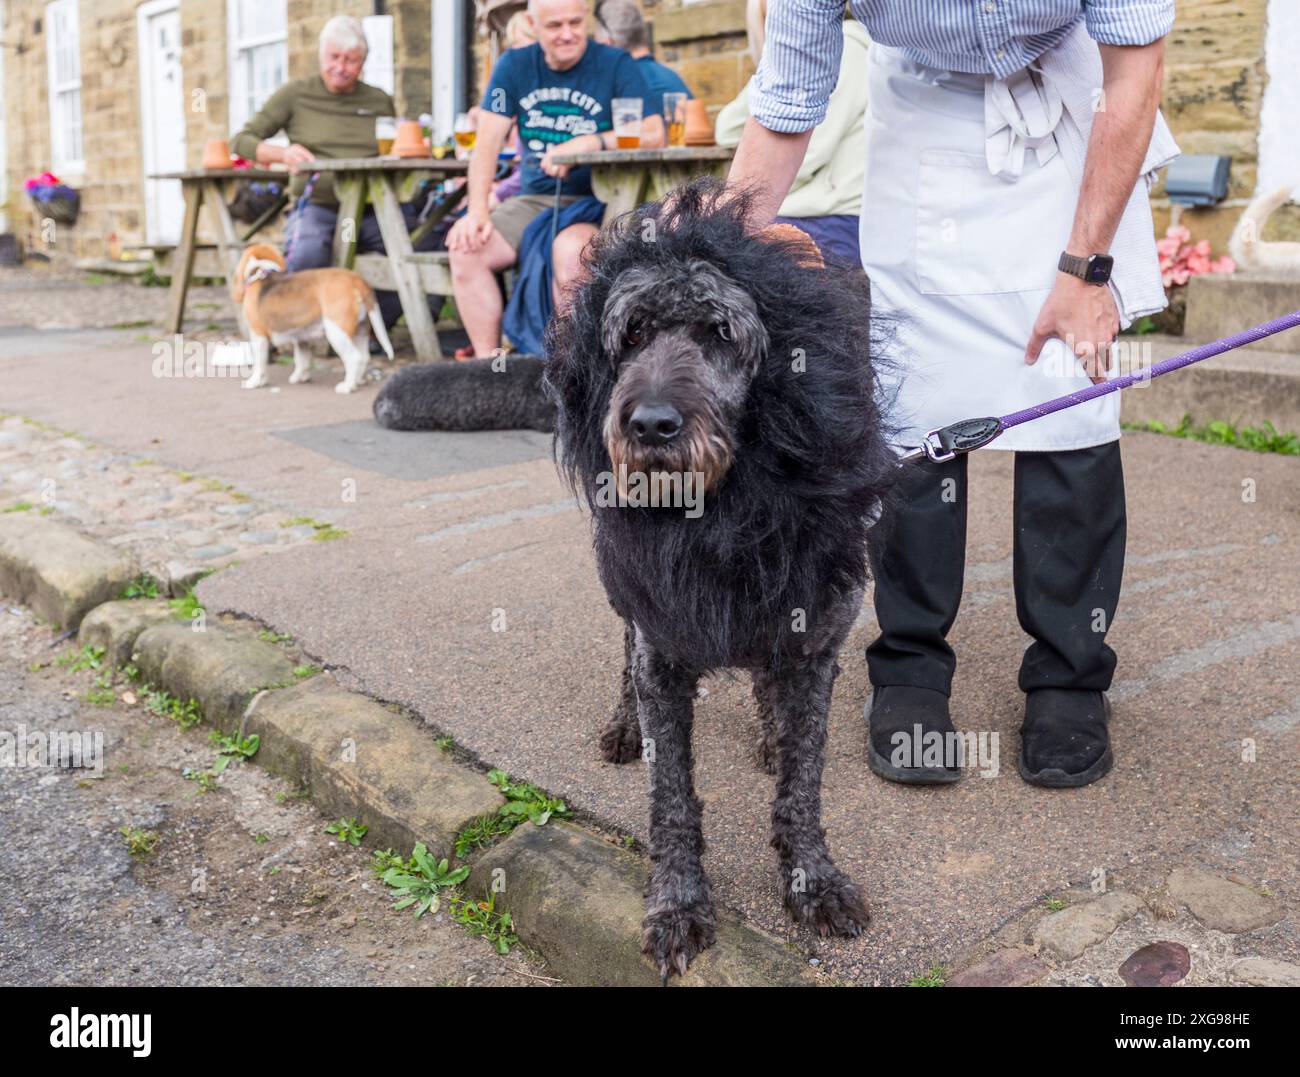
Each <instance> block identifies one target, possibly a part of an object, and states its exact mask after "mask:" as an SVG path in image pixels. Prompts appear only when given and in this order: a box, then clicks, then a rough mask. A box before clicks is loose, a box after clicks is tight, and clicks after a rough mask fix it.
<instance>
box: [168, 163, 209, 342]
mask: <svg viewBox="0 0 1300 1077" xmlns="http://www.w3.org/2000/svg"><path fill="white" fill-rule="evenodd" d="M182 186H183V188H184V191H185V220H184V222H183V223H182V224H181V241H180V244H179V246H177V248H176V253H175V255H174V256H173V258H172V287H171V293H170V295H169V296H168V299H167V331H168V332H169V333H179V332H180V331H181V326H182V325H184V323H185V296H186V294H187V293H188V292H189V290H190V274H191V273H192V272H193V271H194V246H195V243H196V237H197V235H198V231H199V206H201V205H202V204H203V181H202V180H185V181H183V183H182Z"/></svg>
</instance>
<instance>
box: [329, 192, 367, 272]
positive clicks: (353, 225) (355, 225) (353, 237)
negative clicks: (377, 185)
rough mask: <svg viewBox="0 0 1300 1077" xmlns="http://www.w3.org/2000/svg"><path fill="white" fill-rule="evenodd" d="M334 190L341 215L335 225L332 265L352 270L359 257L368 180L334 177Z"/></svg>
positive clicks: (331, 256)
mask: <svg viewBox="0 0 1300 1077" xmlns="http://www.w3.org/2000/svg"><path fill="white" fill-rule="evenodd" d="M334 190H335V192H336V194H337V197H338V200H339V214H338V219H337V221H336V222H335V224H334V245H333V248H332V250H331V252H330V264H331V265H334V266H338V267H339V268H340V269H351V268H352V266H353V263H354V262H355V261H356V257H357V236H358V235H359V234H360V230H361V215H362V214H363V213H365V210H366V178H365V176H349V175H346V174H340V175H337V176H335V177H334Z"/></svg>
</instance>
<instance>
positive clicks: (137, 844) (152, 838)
mask: <svg viewBox="0 0 1300 1077" xmlns="http://www.w3.org/2000/svg"><path fill="white" fill-rule="evenodd" d="M118 833H119V834H121V835H122V837H123V838H124V839H125V840H126V848H127V852H129V853H130V854H131V855H132V856H133V857H135V858H136V859H137V860H143V859H144V858H145V857H146V856H148V855H149V854H150V853H152V852H153V851H154V849H155V848H157V846H158V835H157V834H155V833H154V832H153V831H152V830H141V829H140V828H139V827H137V826H124V827H122V829H121V830H119V831H118Z"/></svg>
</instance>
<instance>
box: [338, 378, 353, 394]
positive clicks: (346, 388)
mask: <svg viewBox="0 0 1300 1077" xmlns="http://www.w3.org/2000/svg"><path fill="white" fill-rule="evenodd" d="M356 388H357V387H356V386H355V385H349V384H348V383H347V382H345V381H341V382H339V383H338V384H337V385H336V386H334V391H335V392H336V393H351V392H355V391H356Z"/></svg>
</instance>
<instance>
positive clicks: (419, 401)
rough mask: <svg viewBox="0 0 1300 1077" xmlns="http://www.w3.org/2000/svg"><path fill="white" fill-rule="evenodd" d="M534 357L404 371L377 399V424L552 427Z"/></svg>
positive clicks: (419, 427)
mask: <svg viewBox="0 0 1300 1077" xmlns="http://www.w3.org/2000/svg"><path fill="white" fill-rule="evenodd" d="M543 366H544V364H543V361H542V359H541V358H539V357H538V356H535V355H512V356H507V357H505V358H504V359H471V360H468V361H466V362H462V363H455V362H446V363H420V364H417V365H416V366H408V367H403V368H402V369H401V370H399V371H398V372H397V373H396V374H394V375H393V376H392V377H391V378H389V379H388V380H387V381H386V382H385V383H384V387H383V388H382V389H380V391H379V395H378V396H376V397H375V421H376V422H377V423H378V424H379V425H380V426H384V427H387V428H388V429H389V430H541V431H544V432H549V431H551V430H554V429H555V405H554V404H553V403H551V401H550V400H549V399H548V398H547V396H546V394H545V392H544V390H543V388H542V372H543Z"/></svg>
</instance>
